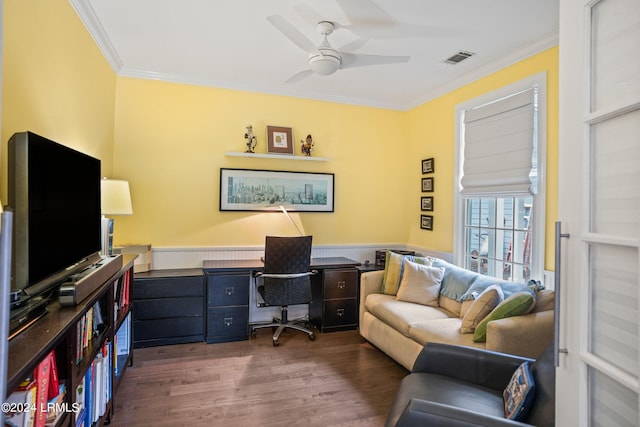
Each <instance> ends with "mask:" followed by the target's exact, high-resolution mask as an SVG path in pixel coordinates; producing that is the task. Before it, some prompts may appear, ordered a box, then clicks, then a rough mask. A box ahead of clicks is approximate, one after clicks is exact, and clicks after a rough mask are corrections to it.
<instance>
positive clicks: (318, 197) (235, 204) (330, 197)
mask: <svg viewBox="0 0 640 427" xmlns="http://www.w3.org/2000/svg"><path fill="white" fill-rule="evenodd" d="M334 187H335V176H334V174H332V173H318V172H288V171H276V170H261V169H227V168H220V211H261V212H280V211H281V206H282V207H285V208H286V210H287V211H289V212H333V211H334Z"/></svg>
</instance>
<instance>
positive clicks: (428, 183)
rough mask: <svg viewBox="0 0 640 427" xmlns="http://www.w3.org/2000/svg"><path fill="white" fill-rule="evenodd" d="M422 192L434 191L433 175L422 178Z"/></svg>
mask: <svg viewBox="0 0 640 427" xmlns="http://www.w3.org/2000/svg"><path fill="white" fill-rule="evenodd" d="M422 192H423V193H433V177H429V178H422Z"/></svg>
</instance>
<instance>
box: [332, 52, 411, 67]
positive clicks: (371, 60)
mask: <svg viewBox="0 0 640 427" xmlns="http://www.w3.org/2000/svg"><path fill="white" fill-rule="evenodd" d="M340 55H341V56H342V65H341V66H340V68H342V69H344V68H356V67H366V66H369V65H384V64H402V63H405V62H409V60H410V59H411V57H410V56H387V55H367V54H363V53H348V52H340Z"/></svg>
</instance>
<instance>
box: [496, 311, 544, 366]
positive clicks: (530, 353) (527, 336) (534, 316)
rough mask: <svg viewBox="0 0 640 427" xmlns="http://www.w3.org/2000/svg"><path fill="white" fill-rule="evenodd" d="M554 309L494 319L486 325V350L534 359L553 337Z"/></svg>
mask: <svg viewBox="0 0 640 427" xmlns="http://www.w3.org/2000/svg"><path fill="white" fill-rule="evenodd" d="M553 319H554V311H553V310H548V311H540V312H537V313H530V314H525V315H522V316H513V317H507V318H505V319H499V320H494V321H492V322H489V324H488V325H487V347H486V348H487V350H493V351H498V352H501V353H510V354H518V355H521V356H525V357H531V358H534V359H536V358H537V357H538V356H539V355H540V354H541V353H542V351H543V350H544V349H545V348H546V347H547V345H548V344H549V343H550V342H551V340H552V339H553Z"/></svg>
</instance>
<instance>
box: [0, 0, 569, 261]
mask: <svg viewBox="0 0 640 427" xmlns="http://www.w3.org/2000/svg"><path fill="white" fill-rule="evenodd" d="M3 13H4V22H3V27H4V28H3V31H4V51H3V55H4V57H3V87H2V92H3V94H2V155H1V157H2V159H1V161H2V163H1V165H2V169H3V171H6V141H7V140H8V138H9V137H10V136H11V134H13V133H14V132H18V131H24V130H27V129H28V130H32V131H34V132H36V133H41V134H43V135H44V136H47V137H49V138H51V139H54V140H58V141H60V142H62V143H64V144H66V145H69V146H71V147H74V148H76V149H79V150H80V151H83V152H86V153H88V154H91V155H93V156H95V157H98V158H100V159H101V160H102V162H103V165H102V167H103V174H104V175H108V176H110V177H114V178H122V179H127V180H129V181H130V183H131V190H132V197H133V205H134V215H132V216H130V217H118V218H116V230H117V231H116V244H121V243H127V242H145V243H147V242H148V243H151V244H153V245H154V246H156V247H157V246H242V245H255V244H261V243H262V242H263V238H264V234H265V233H266V232H273V233H278V234H295V230H294V229H293V227H292V226H291V224H289V223H288V222H287V221H286V219H285V218H284V217H283V216H282V215H278V214H255V213H246V212H220V211H219V210H218V198H219V170H220V168H224V167H229V168H247V169H274V170H287V171H309V172H331V173H335V182H336V200H335V209H336V210H335V213H333V214H326V213H300V214H294V215H293V217H294V219H296V220H297V221H299V222H301V223H302V225H303V226H304V229H305V231H306V232H307V233H309V234H313V235H314V241H315V243H317V244H392V243H407V244H409V245H414V246H419V247H425V248H431V249H433V250H437V251H443V252H450V251H452V249H453V178H452V177H453V165H454V159H453V156H454V145H453V144H454V112H455V106H456V105H457V104H460V103H462V102H465V101H466V100H469V99H472V98H475V97H477V96H480V95H482V94H484V93H486V92H490V91H493V90H495V89H497V88H500V87H502V86H505V85H508V84H511V83H513V82H515V81H518V80H520V79H523V78H525V77H527V76H531V75H533V74H536V73H539V72H541V71H546V72H547V87H548V94H547V100H548V106H547V107H548V108H547V111H548V120H547V122H548V134H547V144H548V147H547V150H548V156H547V198H548V200H547V243H546V246H547V251H546V253H547V259H546V268H552V257H553V250H552V243H553V226H552V224H553V221H554V220H555V218H556V216H557V182H558V177H557V172H558V171H557V145H558V136H557V135H558V120H557V117H558V111H557V107H558V49H557V48H553V49H549V50H547V51H545V52H542V53H540V54H538V55H535V56H533V57H531V58H529V59H527V60H524V61H521V62H519V63H517V64H515V65H513V66H511V67H508V68H506V69H504V70H502V71H499V72H497V73H494V74H491V75H489V76H488V77H485V78H482V79H479V80H478V81H476V82H473V83H472V84H469V85H466V86H464V87H461V88H459V89H457V90H455V91H452V92H451V93H448V94H446V95H444V96H441V97H439V98H437V99H434V100H432V101H429V102H427V103H425V104H424V105H422V106H420V107H417V108H415V109H413V110H411V111H409V112H399V111H390V110H384V109H376V108H367V107H359V106H351V105H343V104H336V103H329V102H321V101H311V100H305V99H299V98H291V97H281V96H275V95H265V94H257V93H247V92H240V91H232V90H225V89H217V88H209V87H197V86H190V85H184V84H174V83H165V82H159V81H149V80H140V79H132V78H125V77H116V76H115V73H114V72H113V71H112V70H111V68H110V67H109V66H108V64H107V62H106V60H105V59H104V58H103V56H102V55H101V53H100V52H99V49H98V48H97V47H96V45H95V43H94V41H93V40H92V38H91V37H90V35H89V34H88V32H87V31H86V29H85V28H84V26H83V25H82V23H81V22H80V19H79V18H78V17H77V15H76V14H75V12H74V11H73V10H72V8H71V6H70V5H69V3H68V1H66V0H49V1H43V0H21V1H17V0H8V1H5V2H4V10H3ZM249 124H251V125H253V126H254V130H255V132H256V134H257V135H258V138H259V145H258V148H257V151H258V152H265V150H266V149H265V126H266V125H267V124H270V125H277V126H288V127H292V128H293V132H294V140H295V141H299V140H300V139H302V138H304V136H306V134H307V133H311V134H312V135H313V137H314V141H315V142H316V146H315V152H314V155H316V156H321V157H328V158H330V161H329V162H305V161H291V160H260V159H246V158H237V157H227V156H225V155H224V153H225V152H226V151H243V150H244V139H243V134H244V130H245V126H247V125H249ZM296 145H297V144H296ZM296 148H297V147H296ZM427 157H434V158H435V159H436V163H435V164H436V173H435V189H436V191H435V193H434V197H435V211H434V213H433V214H434V218H435V219H434V226H435V229H434V231H424V230H421V229H420V227H419V218H420V206H419V201H420V196H421V192H420V178H421V176H422V174H421V170H420V161H421V160H422V159H424V158H427ZM1 179H2V193H1V194H0V197H1V198H4V199H6V172H4V173H2V178H1Z"/></svg>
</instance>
